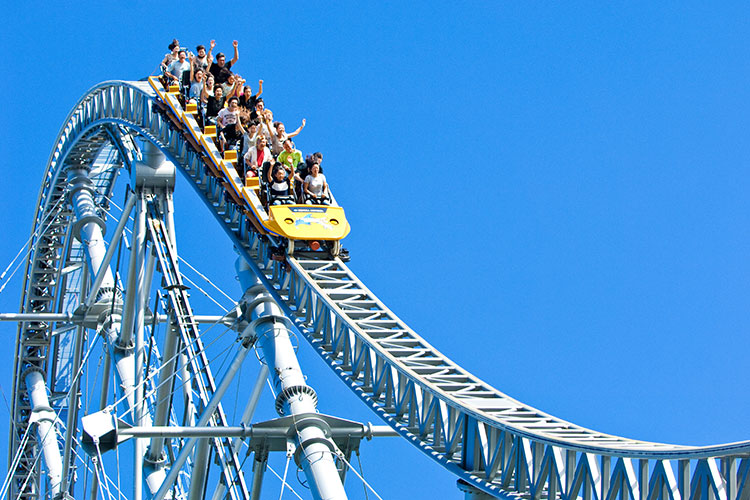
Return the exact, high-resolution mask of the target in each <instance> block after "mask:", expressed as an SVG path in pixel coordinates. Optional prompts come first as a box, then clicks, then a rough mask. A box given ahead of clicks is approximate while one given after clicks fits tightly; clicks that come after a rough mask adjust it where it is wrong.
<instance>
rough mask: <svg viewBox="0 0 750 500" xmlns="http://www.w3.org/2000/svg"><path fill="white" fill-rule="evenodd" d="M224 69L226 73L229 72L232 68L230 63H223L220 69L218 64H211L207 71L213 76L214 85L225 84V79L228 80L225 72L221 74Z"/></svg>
mask: <svg viewBox="0 0 750 500" xmlns="http://www.w3.org/2000/svg"><path fill="white" fill-rule="evenodd" d="M224 68H226V69H227V71H229V70H230V69H231V68H232V61H229V62H228V63H224V66H221V67H219V65H218V63H213V64H212V65H211V68H210V69H209V71H210V72H211V74H212V75H214V81H215V82H216V83H226V81H227V78H228V76H227V75H228V73H227V71H224V72H223V73H222V71H221V70H223V69H224Z"/></svg>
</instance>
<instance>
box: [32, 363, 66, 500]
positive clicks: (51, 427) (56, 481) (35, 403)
mask: <svg viewBox="0 0 750 500" xmlns="http://www.w3.org/2000/svg"><path fill="white" fill-rule="evenodd" d="M24 379H25V380H26V390H27V391H28V392H29V399H30V400H31V408H32V419H33V421H34V422H36V430H37V435H38V436H39V443H40V445H41V448H42V456H43V457H44V464H45V465H46V466H47V476H48V477H49V482H50V489H51V492H52V498H54V497H55V496H57V494H58V493H60V483H61V482H62V469H63V463H62V456H61V455H60V446H59V445H58V444H57V434H56V431H55V412H54V411H52V407H51V406H50V404H49V397H48V396H47V384H46V382H45V380H44V373H43V372H42V371H41V370H39V369H37V368H31V369H29V370H27V371H26V373H25V374H24Z"/></svg>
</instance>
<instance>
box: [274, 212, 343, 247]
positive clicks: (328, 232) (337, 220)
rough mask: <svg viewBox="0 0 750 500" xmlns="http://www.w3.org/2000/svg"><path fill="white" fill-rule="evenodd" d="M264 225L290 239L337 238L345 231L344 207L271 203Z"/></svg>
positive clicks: (331, 239)
mask: <svg viewBox="0 0 750 500" xmlns="http://www.w3.org/2000/svg"><path fill="white" fill-rule="evenodd" d="M269 212H270V216H271V217H270V219H271V220H270V221H268V222H267V223H266V224H265V225H266V226H268V228H269V229H271V230H272V231H273V232H275V233H278V234H280V235H281V236H285V237H286V238H289V239H290V240H308V241H309V240H326V241H333V240H340V239H342V238H344V237H345V236H346V235H347V234H349V229H350V228H349V223H348V222H347V221H346V215H344V209H343V208H341V207H329V206H326V205H275V206H272V207H271V208H270V210H269Z"/></svg>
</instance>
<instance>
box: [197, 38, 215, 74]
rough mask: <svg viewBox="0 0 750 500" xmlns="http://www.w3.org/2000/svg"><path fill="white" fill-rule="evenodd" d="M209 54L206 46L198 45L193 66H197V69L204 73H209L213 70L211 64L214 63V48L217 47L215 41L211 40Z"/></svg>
mask: <svg viewBox="0 0 750 500" xmlns="http://www.w3.org/2000/svg"><path fill="white" fill-rule="evenodd" d="M209 47H210V48H209V49H208V54H206V46H205V45H198V46H197V47H196V48H195V50H196V52H197V54H196V56H195V58H194V59H193V60H192V64H193V66H195V69H196V70H197V69H202V70H203V71H208V70H209V69H210V68H211V64H212V63H213V60H214V56H213V50H214V47H216V42H215V41H214V40H211V44H210V45H209Z"/></svg>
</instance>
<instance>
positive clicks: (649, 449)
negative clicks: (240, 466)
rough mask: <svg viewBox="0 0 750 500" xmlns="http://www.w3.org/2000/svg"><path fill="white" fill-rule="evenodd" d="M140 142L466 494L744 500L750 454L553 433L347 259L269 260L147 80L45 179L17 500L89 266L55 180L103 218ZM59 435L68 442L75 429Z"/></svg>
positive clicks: (347, 378) (337, 361)
mask: <svg viewBox="0 0 750 500" xmlns="http://www.w3.org/2000/svg"><path fill="white" fill-rule="evenodd" d="M136 139H138V140H140V141H148V142H150V143H152V144H154V145H156V146H157V147H158V148H159V149H160V150H161V151H162V152H163V153H164V154H165V155H166V157H167V158H168V159H169V160H171V161H172V162H173V163H174V164H175V165H176V166H177V167H178V168H179V169H180V170H181V172H182V173H183V174H184V176H185V177H186V178H187V179H188V180H189V182H190V183H191V184H192V186H193V187H194V188H195V190H196V192H197V193H198V195H199V196H200V197H201V199H202V200H203V202H204V203H205V205H206V207H207V208H208V209H209V210H210V211H211V212H212V213H213V215H214V216H215V218H216V220H217V222H218V223H219V224H220V225H221V227H222V228H223V229H224V231H225V232H226V234H227V236H228V237H229V239H230V240H231V241H232V243H233V244H234V246H235V247H236V249H237V250H238V252H239V253H240V254H241V255H242V256H244V257H245V259H246V260H247V261H248V263H249V264H250V266H251V267H252V268H253V270H254V271H255V272H256V274H258V276H259V277H260V278H261V281H262V283H263V284H264V285H265V287H266V288H267V289H268V291H269V292H270V293H271V295H272V296H273V297H274V298H275V299H276V301H277V302H278V304H279V305H280V306H281V307H282V309H283V311H284V313H285V314H286V316H287V317H288V318H289V320H291V322H292V323H293V325H294V327H295V328H296V329H297V330H298V332H299V333H300V334H301V335H302V336H304V337H305V338H306V339H307V340H308V341H309V342H310V344H311V345H312V346H313V347H314V349H315V350H316V351H317V353H318V354H319V355H320V356H321V358H322V359H323V360H324V361H325V362H326V363H327V364H328V366H329V367H330V368H331V370H333V371H334V372H335V373H336V374H337V375H338V376H339V377H340V379H341V380H342V381H343V382H344V383H345V384H346V385H347V386H348V387H349V388H350V389H351V390H352V391H353V392H354V393H355V394H356V395H357V396H359V397H360V399H361V400H362V401H363V402H364V403H365V404H367V405H368V406H369V407H370V408H372V409H373V410H374V411H375V412H376V413H377V414H378V415H379V416H380V417H381V418H382V419H383V421H385V422H386V423H387V424H388V425H390V426H391V427H393V429H395V430H396V431H397V432H398V433H399V434H400V435H401V436H403V437H404V438H405V439H407V440H408V441H409V442H410V443H412V444H413V445H414V446H416V447H418V448H419V449H420V450H422V451H423V452H424V453H425V454H426V455H427V456H428V457H429V458H431V459H432V460H434V461H436V462H438V463H439V464H441V465H442V466H443V467H445V468H446V469H448V470H449V471H451V472H452V473H454V474H455V475H456V476H458V478H460V479H462V480H463V481H464V482H465V483H468V485H471V486H473V487H475V488H477V489H478V490H481V491H483V492H485V493H486V494H489V495H492V496H496V497H499V498H525V499H534V500H538V499H542V498H545V499H558V498H559V499H561V500H568V499H575V498H582V499H584V500H589V499H596V500H611V499H614V498H618V497H619V498H623V499H630V500H654V499H667V498H668V499H669V500H688V499H690V500H693V499H706V500H708V499H720V500H750V441H743V442H738V443H731V444H724V445H717V446H705V447H691V446H678V445H670V444H662V443H653V442H646V441H638V440H632V439H626V438H622V437H617V436H612V435H607V434H603V433H600V432H596V431H593V430H590V429H586V428H583V427H580V426H578V425H575V424H572V423H569V422H566V421H563V420H561V419H558V418H556V417H553V416H551V415H548V414H546V413H544V412H541V411H539V410H537V409H535V408H532V407H530V406H528V405H525V404H523V403H521V402H519V401H517V400H515V399H513V398H511V397H509V396H507V395H505V394H503V393H502V392H500V391H498V390H497V389H495V388H493V387H491V386H490V385H489V384H487V383H485V382H483V381H482V380H480V379H478V378H477V377H475V376H473V375H472V374H471V373H469V372H468V371H466V370H464V369H463V368H461V367H460V366H458V365H456V364H455V363H453V362H452V361H451V360H450V359H448V358H447V357H446V356H444V355H443V354H441V353H440V352H438V351H437V350H436V349H435V348H434V347H432V346H431V345H430V344H429V343H428V342H427V341H426V340H425V339H423V338H422V337H420V336H419V335H417V333H415V332H414V331H412V330H411V329H410V328H409V327H408V326H407V325H406V324H404V322H403V321H401V320H400V319H399V318H398V317H397V316H396V315H395V314H394V313H393V312H391V311H390V310H389V309H388V308H387V307H386V306H385V305H384V304H383V303H382V302H381V301H380V300H379V299H378V298H377V297H376V296H375V295H374V294H373V293H372V292H371V291H370V290H368V288H367V287H366V286H365V284H364V283H362V282H361V281H360V280H359V279H358V278H357V277H356V275H355V274H354V273H353V272H352V271H351V270H350V269H349V268H348V266H347V265H345V264H344V263H343V262H341V260H339V259H327V258H324V259H317V258H309V257H307V258H306V257H289V258H288V259H287V262H286V263H283V262H279V261H278V260H274V259H272V258H271V252H270V249H269V245H270V243H269V242H268V240H267V239H265V238H263V237H260V236H259V235H258V234H257V233H256V232H254V231H253V230H250V229H248V228H249V227H250V224H248V221H247V219H246V214H245V213H244V212H243V211H242V210H241V209H240V208H239V207H238V205H237V204H235V203H234V202H233V201H232V199H231V198H229V197H226V196H225V195H224V185H223V182H222V181H221V180H219V179H217V177H215V176H214V175H212V174H211V172H210V169H209V168H207V163H206V160H207V158H206V155H207V153H206V151H205V150H202V149H200V147H196V143H195V141H191V140H189V136H188V134H187V133H186V132H185V131H184V129H183V127H182V126H181V125H180V123H179V121H178V120H175V119H174V117H173V116H171V115H170V113H169V111H168V110H167V108H166V106H165V104H164V102H162V100H161V99H160V98H159V96H158V95H157V94H156V93H155V92H154V90H153V89H152V88H151V86H149V84H148V83H146V82H105V83H102V84H100V85H98V86H96V87H94V88H93V89H91V90H90V91H89V92H88V93H87V94H86V95H85V96H84V97H83V98H82V99H81V100H80V101H79V102H78V103H77V104H76V106H75V107H74V108H73V110H72V111H71V113H70V115H69V116H68V118H67V120H66V121H65V123H64V125H63V127H62V129H61V131H60V133H59V135H58V138H57V141H56V145H55V147H54V150H53V152H52V154H51V156H50V159H49V164H48V168H47V170H46V172H45V174H44V179H43V182H42V186H41V190H40V194H39V200H38V206H39V209H38V211H37V213H36V216H35V219H34V224H33V228H32V235H33V254H32V257H31V259H30V260H29V262H28V265H27V268H26V275H25V284H24V290H23V295H22V300H21V310H22V312H24V313H35V314H37V313H56V314H58V315H60V318H59V319H58V320H57V321H25V322H22V323H20V326H19V331H18V339H17V344H16V360H15V371H14V382H13V384H14V386H13V394H14V396H13V402H12V405H13V408H12V418H13V421H12V426H11V431H10V433H11V435H10V443H11V447H10V450H9V464H11V473H12V482H11V495H12V497H13V498H24V499H26V498H28V499H33V498H39V497H40V496H42V495H43V494H44V493H43V490H44V488H43V483H44V481H43V477H42V476H43V474H42V472H41V465H40V460H39V459H38V456H39V453H40V452H39V447H40V446H41V444H42V443H40V439H39V438H38V437H36V436H34V435H33V433H31V432H28V431H29V428H30V426H32V425H33V423H34V422H35V421H36V420H37V418H32V416H33V413H38V412H33V411H32V409H33V405H32V402H31V401H30V400H29V395H28V392H27V390H26V387H25V386H24V377H25V376H26V375H28V373H30V372H31V371H35V370H36V371H39V372H41V373H42V374H43V376H44V379H45V380H46V381H47V386H48V387H49V393H50V396H51V401H52V403H51V405H52V408H53V410H55V411H57V409H58V408H61V409H63V410H66V411H67V403H66V401H67V399H66V395H67V396H68V397H69V392H70V388H71V385H72V384H73V383H74V378H75V370H76V367H75V366H72V365H73V364H74V363H73V361H72V360H73V359H74V356H73V350H74V349H73V348H72V341H71V339H72V337H71V336H69V335H68V334H69V333H70V332H71V326H70V325H71V319H72V318H74V317H75V314H76V309H77V307H78V306H79V305H80V304H81V303H83V298H84V297H85V294H86V289H85V285H82V284H83V283H85V281H86V280H85V274H84V273H85V271H84V269H85V265H86V261H85V257H84V253H83V249H82V245H81V244H80V243H79V242H78V241H77V240H76V239H75V238H73V237H72V236H71V234H72V233H74V232H75V231H74V230H73V229H74V228H73V227H72V226H73V224H74V214H73V210H72V208H71V206H70V205H69V203H68V201H67V199H66V197H67V196H68V195H69V193H68V190H69V182H68V179H67V178H66V176H65V174H64V172H65V171H66V168H69V167H70V165H85V166H87V167H88V168H90V169H91V179H92V182H93V189H94V192H95V200H96V203H97V205H98V206H99V207H101V209H102V211H103V210H104V209H105V208H107V207H108V201H107V200H108V199H109V198H110V195H111V193H112V191H113V186H114V183H115V181H116V179H117V177H118V174H119V172H120V171H121V170H123V169H124V168H127V169H130V168H132V166H133V163H134V161H135V159H136V158H137V156H138V154H139V153H138V145H137V141H136ZM287 264H288V265H287ZM84 312H85V311H84ZM66 339H67V341H66ZM209 378H210V375H209ZM37 417H38V415H37ZM73 422H76V420H73ZM67 433H68V434H69V435H72V438H76V437H77V436H78V430H77V429H75V428H71V429H67ZM61 446H62V445H61ZM66 447H73V448H75V447H76V439H68V440H66V444H65V445H64V446H63V452H64V453H65V452H69V450H67V449H65V448H66ZM19 448H20V452H18V453H17V451H19ZM235 458H236V457H235ZM226 460H227V462H226V463H231V462H232V459H231V457H228V458H226ZM235 465H236V464H235ZM236 494H237V495H239V496H243V494H242V492H241V491H240V492H239V493H236Z"/></svg>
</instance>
